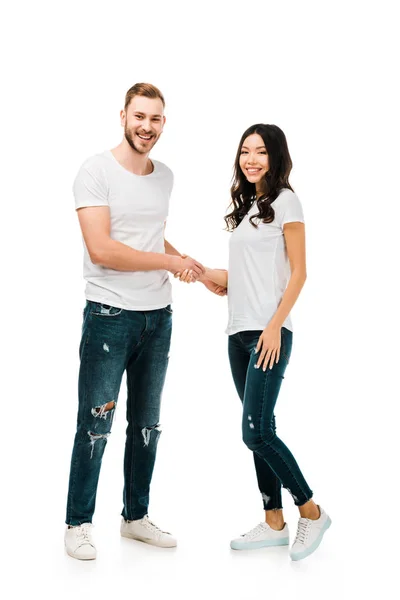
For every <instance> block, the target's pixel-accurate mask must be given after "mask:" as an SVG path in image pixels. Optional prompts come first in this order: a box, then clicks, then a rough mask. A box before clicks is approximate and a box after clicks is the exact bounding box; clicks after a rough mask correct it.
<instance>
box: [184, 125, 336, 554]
mask: <svg viewBox="0 0 400 600" xmlns="http://www.w3.org/2000/svg"><path fill="white" fill-rule="evenodd" d="M291 168H292V161H291V158H290V154H289V150H288V146H287V142H286V137H285V135H284V133H283V131H282V130H281V129H280V128H279V127H277V126H276V125H264V124H258V125H253V126H252V127H250V128H249V129H247V131H245V132H244V134H243V136H242V139H241V141H240V144H239V148H238V152H237V156H236V161H235V170H234V179H233V185H232V188H231V196H232V205H231V206H232V209H233V210H232V212H230V214H228V215H227V216H226V217H225V221H226V224H227V229H228V231H231V232H233V233H232V236H231V238H230V246H229V269H228V272H227V271H222V270H215V269H207V270H206V273H205V275H204V277H206V278H208V279H211V280H212V281H213V282H214V283H216V284H217V285H218V286H221V287H220V289H219V290H217V292H218V291H219V293H220V294H221V295H223V294H224V289H225V288H228V306H229V323H228V328H227V331H226V332H227V333H228V335H229V346H228V349H229V360H230V365H231V370H232V376H233V380H234V383H235V386H236V389H237V392H238V394H239V397H240V399H241V401H242V403H243V421H242V428H243V441H244V443H245V444H246V445H247V447H248V448H249V449H250V450H252V452H253V455H254V464H255V468H256V473H257V480H258V485H259V489H260V492H261V495H262V498H263V504H264V510H265V523H260V524H259V525H257V526H256V527H255V528H254V529H252V530H251V531H249V532H248V533H246V534H245V535H242V536H241V537H240V538H238V539H235V540H233V541H232V542H231V547H232V548H233V549H236V550H243V549H250V548H260V547H262V546H281V545H287V544H289V531H288V526H287V524H286V523H285V521H284V518H283V512H282V498H281V488H282V486H283V487H285V488H286V489H287V490H288V491H289V492H290V494H291V495H292V497H293V500H294V502H295V505H296V506H297V507H298V508H299V512H300V518H299V522H298V528H297V533H296V537H295V540H294V543H293V545H292V548H291V551H290V556H291V558H292V559H293V560H300V559H302V558H305V557H306V556H308V555H309V554H311V553H312V552H314V550H316V548H317V547H318V546H319V544H320V542H321V540H322V537H323V535H324V533H325V531H326V530H327V529H328V527H329V526H330V524H331V519H330V518H329V516H328V515H327V514H326V513H325V511H324V510H323V509H322V508H321V507H320V506H318V505H317V504H315V502H314V500H313V499H312V496H313V492H312V491H311V489H310V488H309V486H308V484H307V482H306V480H305V478H304V476H303V474H302V472H301V471H300V469H299V466H298V465H297V463H296V460H295V459H294V457H293V455H292V453H291V452H290V450H289V449H288V448H287V446H285V444H284V443H283V442H282V441H281V440H280V439H279V438H278V437H277V435H276V427H275V416H274V408H275V404H276V401H277V398H278V394H279V389H280V386H281V383H282V380H283V378H284V373H285V370H286V367H287V365H288V363H289V360H290V354H291V349H292V337H293V333H292V323H291V318H290V311H291V309H292V307H293V306H294V304H295V302H296V300H297V298H298V296H299V294H300V291H301V289H302V287H303V285H304V282H305V280H306V260H305V231H304V217H303V211H302V207H301V204H300V201H299V199H298V197H297V196H296V194H295V193H294V192H293V190H292V187H291V186H290V183H289V174H290V171H291ZM180 279H181V280H183V281H187V282H190V281H191V277H190V272H187V271H185V272H184V273H182V274H181V275H180ZM228 279H229V283H228Z"/></svg>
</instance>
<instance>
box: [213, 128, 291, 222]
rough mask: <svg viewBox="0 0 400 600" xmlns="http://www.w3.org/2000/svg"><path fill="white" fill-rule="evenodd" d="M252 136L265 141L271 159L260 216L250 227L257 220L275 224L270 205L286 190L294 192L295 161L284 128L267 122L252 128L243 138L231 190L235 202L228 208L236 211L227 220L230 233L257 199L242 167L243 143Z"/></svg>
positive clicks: (254, 187) (260, 202) (273, 213)
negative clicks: (259, 137)
mask: <svg viewBox="0 0 400 600" xmlns="http://www.w3.org/2000/svg"><path fill="white" fill-rule="evenodd" d="M253 133H258V135H260V136H261V137H262V139H263V140H264V144H265V147H266V149H267V153H268V158H269V170H268V172H267V173H266V174H265V183H266V191H265V193H264V194H263V195H262V196H261V197H260V198H259V199H258V200H257V207H258V213H257V214H255V215H253V216H252V217H251V218H250V222H251V224H252V225H253V226H254V227H257V226H258V225H257V224H256V223H253V220H255V219H259V220H261V221H262V222H263V223H272V221H273V220H274V218H275V211H274V209H273V208H272V206H271V205H272V203H273V202H274V200H276V198H277V197H278V194H279V193H280V191H281V190H282V189H283V188H288V189H289V190H292V191H293V188H292V187H291V185H290V183H289V175H290V171H291V170H292V159H291V158H290V154H289V148H288V145H287V141H286V137H285V134H284V133H283V131H282V129H279V127H277V126H276V125H264V123H258V124H257V125H252V126H251V127H249V128H248V129H246V131H245V132H244V134H243V135H242V139H241V140H240V143H239V148H238V151H237V154H236V160H235V166H234V174H233V178H232V187H231V197H232V203H231V204H230V206H229V208H231V207H233V210H232V212H231V213H229V214H228V215H227V216H226V217H224V219H225V221H226V225H227V227H226V229H227V231H233V230H234V229H235V228H236V227H237V226H238V225H239V223H240V222H241V221H242V219H243V217H244V216H245V215H246V214H247V213H248V211H249V210H250V207H251V205H252V203H253V201H254V199H255V197H256V186H255V184H254V183H250V182H249V181H248V180H247V179H246V177H245V175H244V173H243V171H242V169H241V168H240V165H239V160H240V154H241V151H242V146H243V143H244V141H245V139H246V138H247V137H248V136H249V135H252V134H253Z"/></svg>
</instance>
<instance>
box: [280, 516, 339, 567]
mask: <svg viewBox="0 0 400 600" xmlns="http://www.w3.org/2000/svg"><path fill="white" fill-rule="evenodd" d="M319 510H320V513H321V514H320V517H319V519H316V520H315V521H313V520H311V519H305V518H304V517H300V519H299V524H298V526H297V533H296V538H295V540H294V542H293V546H292V547H291V549H290V558H291V559H292V560H301V559H302V558H306V556H309V555H310V554H312V553H313V552H314V551H315V550H316V549H317V548H318V546H319V545H320V543H321V540H322V538H323V536H324V533H325V531H326V530H327V529H329V527H330V526H331V524H332V521H331V519H330V517H329V516H328V515H327V514H326V512H325V511H324V510H323V509H322V508H321V506H320V507H319Z"/></svg>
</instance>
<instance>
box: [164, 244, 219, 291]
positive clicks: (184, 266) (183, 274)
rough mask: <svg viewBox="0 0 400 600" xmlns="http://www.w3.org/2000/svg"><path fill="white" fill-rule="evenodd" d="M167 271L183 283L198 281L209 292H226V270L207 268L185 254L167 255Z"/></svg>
mask: <svg viewBox="0 0 400 600" xmlns="http://www.w3.org/2000/svg"><path fill="white" fill-rule="evenodd" d="M169 259H170V264H169V268H168V271H170V272H171V273H173V275H174V277H175V279H178V278H179V281H182V282H184V283H195V282H196V281H200V282H201V283H202V284H203V285H204V286H205V287H206V288H207V289H208V290H210V292H213V293H214V294H217V296H226V294H227V271H225V270H224V269H207V268H206V267H204V266H203V265H202V264H201V263H200V262H199V261H198V260H195V259H194V258H191V257H190V256H188V255H187V254H182V255H181V256H171V255H170V256H169Z"/></svg>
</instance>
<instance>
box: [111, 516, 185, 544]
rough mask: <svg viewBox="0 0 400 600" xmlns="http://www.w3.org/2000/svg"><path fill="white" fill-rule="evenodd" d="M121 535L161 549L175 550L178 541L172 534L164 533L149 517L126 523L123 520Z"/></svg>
mask: <svg viewBox="0 0 400 600" xmlns="http://www.w3.org/2000/svg"><path fill="white" fill-rule="evenodd" d="M121 535H122V537H126V538H131V539H133V540H139V541H141V542H145V543H146V544H152V545H153V546H160V547H161V548H174V547H175V546H176V544H177V541H176V539H175V538H174V537H173V536H172V535H171V534H170V533H168V532H167V531H162V530H161V529H160V528H159V527H157V525H155V524H154V523H152V521H150V519H149V517H148V516H147V515H145V516H144V517H143V518H142V519H137V520H136V521H125V519H124V518H123V519H122V521H121Z"/></svg>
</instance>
